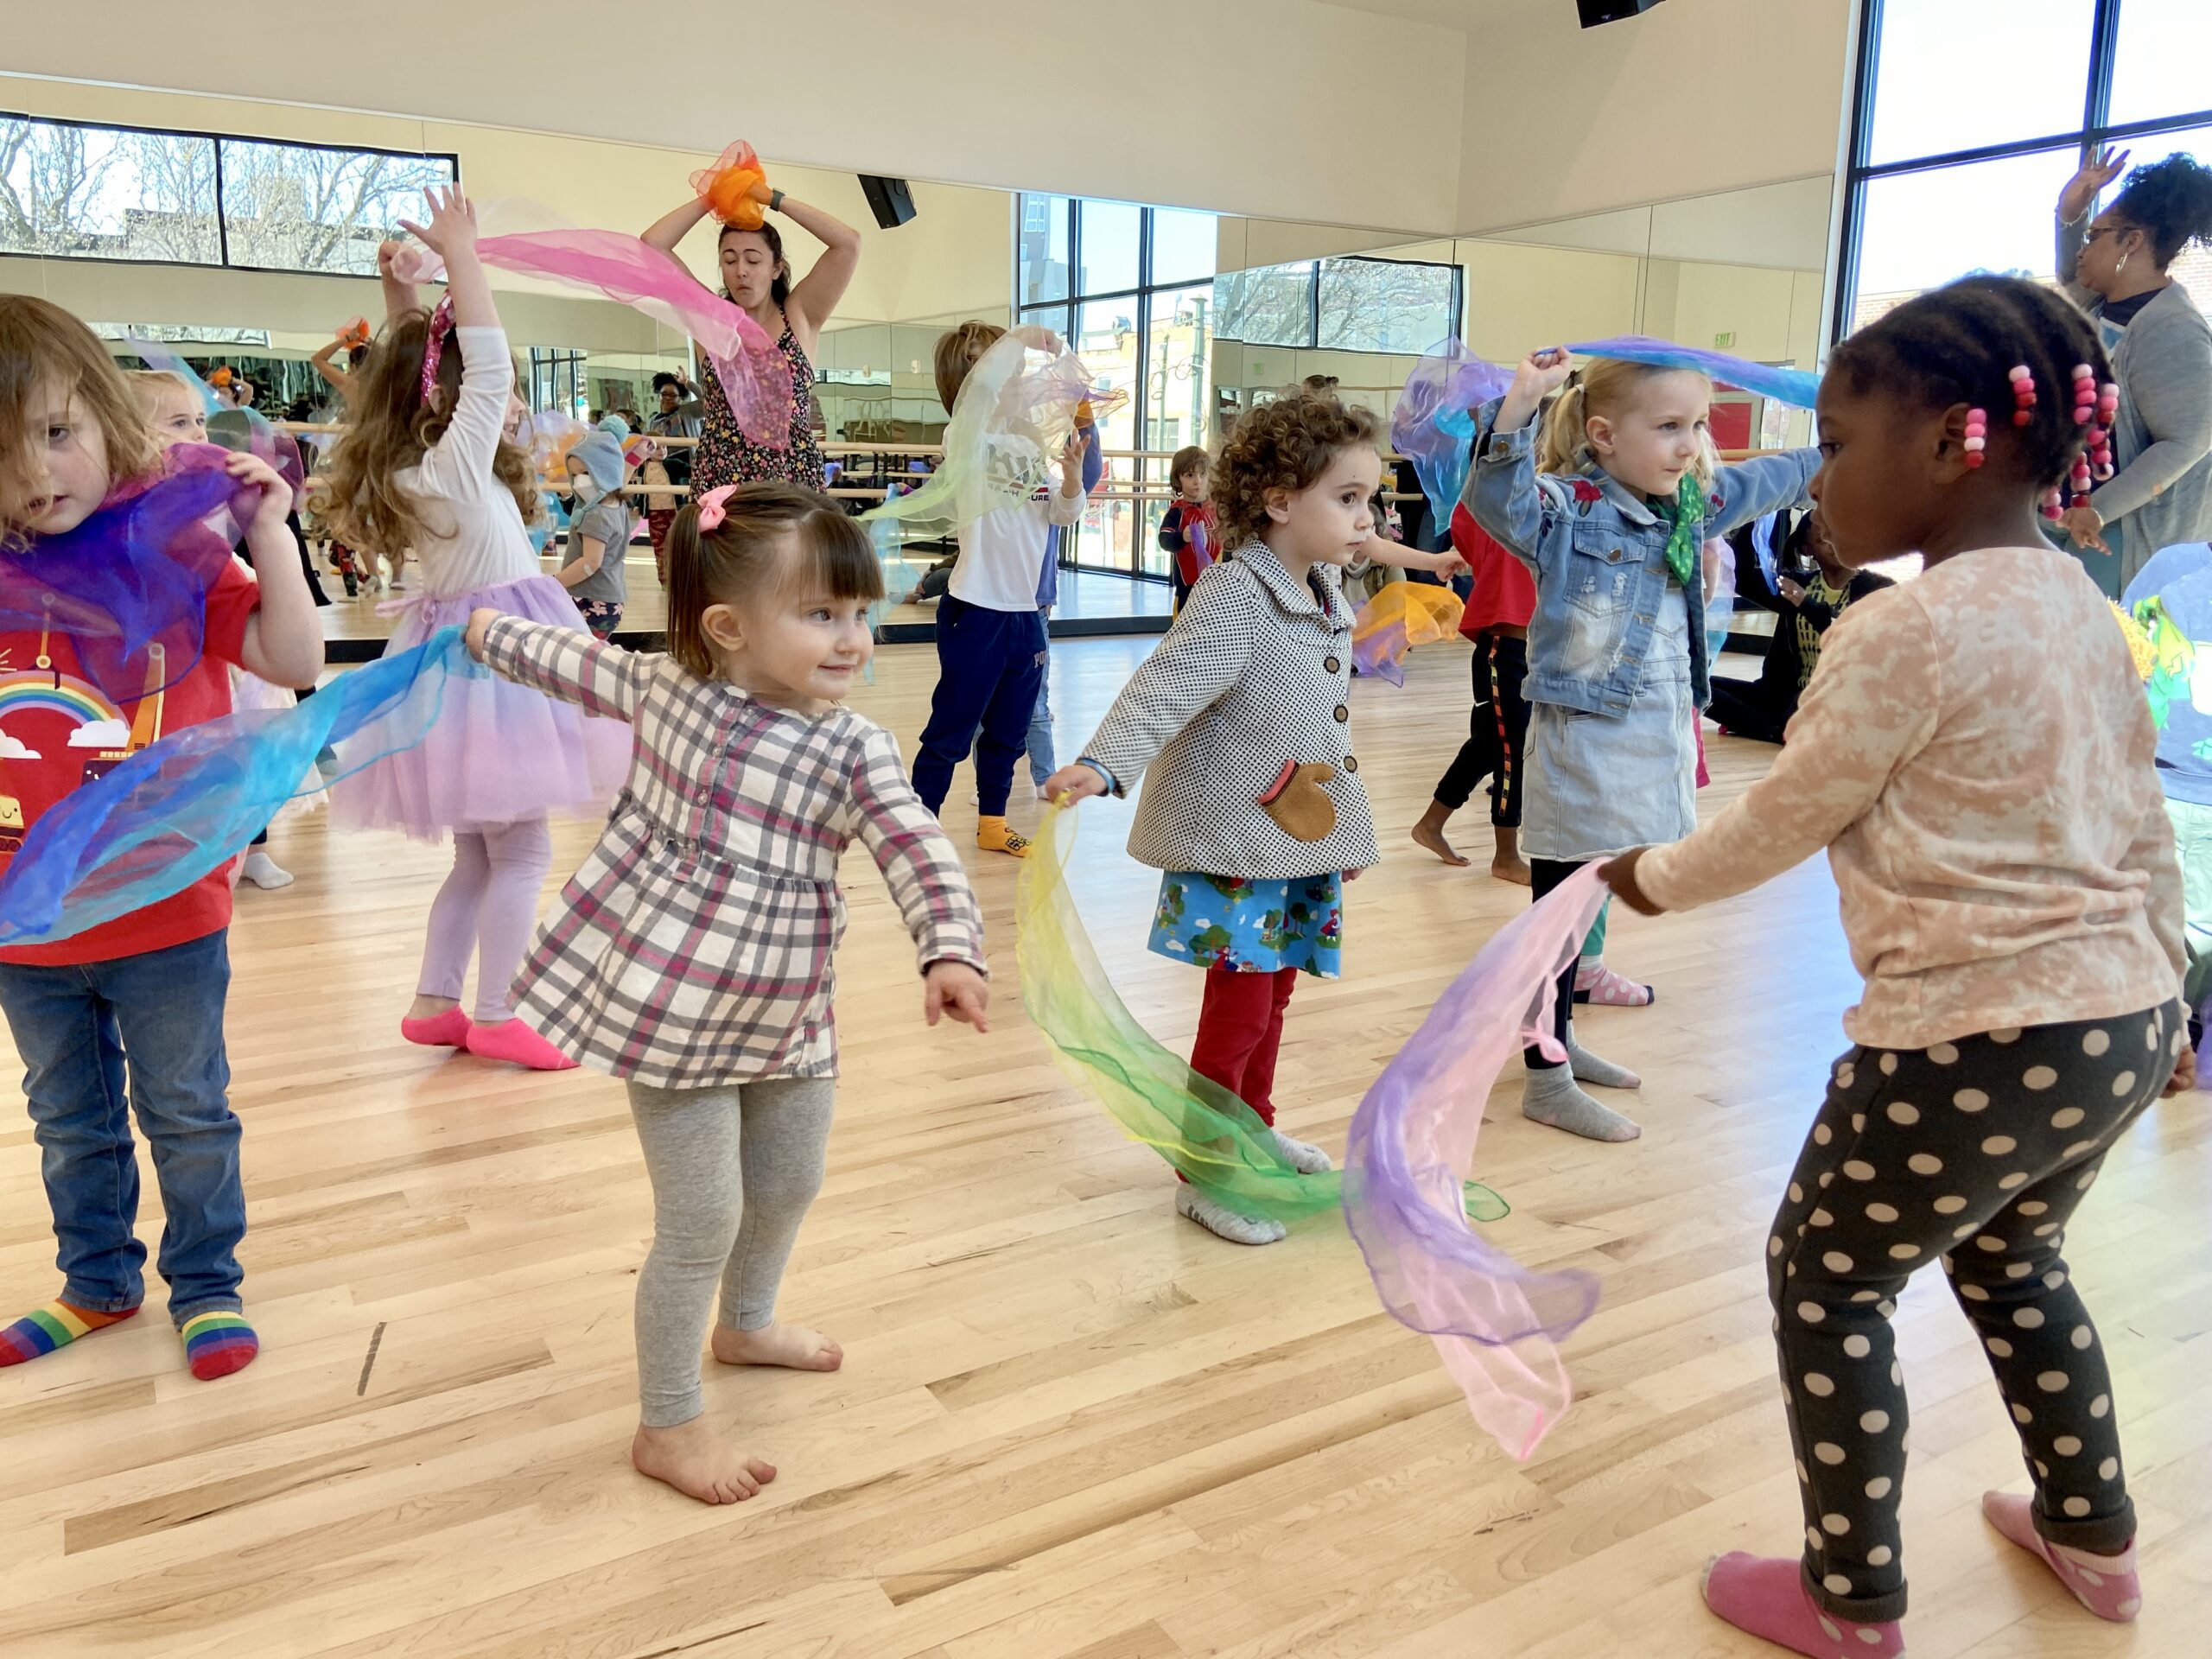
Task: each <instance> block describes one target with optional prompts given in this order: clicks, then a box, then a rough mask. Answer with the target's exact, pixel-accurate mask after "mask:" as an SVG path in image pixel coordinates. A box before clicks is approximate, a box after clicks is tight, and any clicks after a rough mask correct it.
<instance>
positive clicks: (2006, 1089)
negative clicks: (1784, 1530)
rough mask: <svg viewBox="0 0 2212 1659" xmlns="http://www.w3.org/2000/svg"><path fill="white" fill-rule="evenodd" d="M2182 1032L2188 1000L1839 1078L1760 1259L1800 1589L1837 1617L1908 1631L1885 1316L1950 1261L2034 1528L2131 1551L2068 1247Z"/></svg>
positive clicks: (1894, 1397) (1901, 1450) (2130, 1516)
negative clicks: (2088, 1198) (1997, 1392)
mask: <svg viewBox="0 0 2212 1659" xmlns="http://www.w3.org/2000/svg"><path fill="white" fill-rule="evenodd" d="M2185 1034H2186V1033H2185V1032H2184V1030H2183V1014H2182V1009H2181V1005H2180V1004H2179V1003H2178V1002H2176V1003H2172V1004H2170V1005H2169V1006H2167V1007H2162V1008H2154V1009H2150V1010H2146V1011H2145V1012H2144V1013H2141V1014H2128V1015H2126V1016H2125V1017H2123V1018H2120V1019H2117V1020H2093V1021H2088V1022H2085V1023H2082V1024H2076V1025H2063V1026H2037V1027H2031V1028H2030V1029H2028V1030H2025V1031H1993V1032H1989V1033H1986V1034H1984V1035H1981V1036H1979V1037H1967V1038H1962V1039H1960V1040H1959V1041H1958V1042H1955V1043H1938V1044H1937V1045H1936V1046H1934V1047H1933V1048H1929V1049H1919V1050H1904V1051H1890V1050H1883V1049H1872V1048H1865V1047H1860V1048H1854V1049H1853V1050H1852V1051H1851V1052H1850V1053H1848V1054H1847V1055H1845V1056H1844V1057H1843V1058H1842V1059H1841V1060H1840V1061H1839V1062H1838V1063H1837V1065H1836V1068H1835V1071H1834V1076H1833V1077H1832V1078H1831V1079H1830V1082H1829V1084H1828V1093H1827V1103H1826V1104H1825V1105H1823V1106H1822V1107H1821V1115H1820V1117H1819V1119H1818V1120H1817V1121H1816V1122H1815V1123H1814V1125H1813V1131H1812V1134H1811V1135H1810V1137H1809V1138H1808V1140H1807V1141H1806V1142H1805V1147H1804V1150H1803V1152H1802V1153H1801V1154H1799V1156H1798V1160H1797V1167H1796V1172H1795V1173H1794V1176H1793V1178H1792V1179H1791V1180H1790V1183H1789V1193H1788V1195H1787V1197H1786V1198H1784V1199H1783V1205H1782V1209H1781V1211H1780V1212H1779V1213H1778V1214H1777V1216H1776V1217H1775V1224H1774V1236H1773V1237H1772V1238H1771V1239H1770V1241H1769V1242H1768V1245H1767V1281H1768V1287H1769V1290H1770V1294H1771V1295H1772V1297H1773V1299H1774V1306H1775V1313H1776V1315H1777V1321H1776V1325H1775V1331H1776V1342H1777V1346H1778V1347H1779V1349H1780V1350H1781V1362H1782V1383H1783V1396H1784V1400H1785V1402H1786V1405H1787V1408H1788V1411H1789V1435H1790V1439H1791V1440H1792V1441H1793V1442H1794V1443H1795V1445H1796V1453H1797V1475H1798V1479H1799V1482H1800V1492H1801V1495H1802V1497H1803V1500H1804V1504H1805V1543H1806V1549H1805V1580H1806V1584H1807V1586H1808V1588H1809V1589H1810V1590H1811V1592H1812V1594H1813V1598H1814V1599H1815V1602H1817V1603H1818V1604H1819V1605H1821V1607H1823V1608H1825V1609H1826V1610H1827V1611H1829V1612H1831V1613H1834V1614H1836V1615H1837V1616H1839V1617H1840V1618H1850V1619H1857V1620H1863V1621H1867V1622H1873V1621H1878V1620H1884V1619H1894V1618H1902V1617H1903V1616H1904V1607H1905V1583H1904V1565H1903V1562H1902V1560H1901V1559H1900V1555H1901V1551H1902V1543H1901V1541H1900V1538H1899V1536H1898V1532H1897V1508H1898V1503H1899V1500H1900V1497H1901V1496H1902V1494H1901V1491H1900V1489H1901V1488H1902V1486H1903V1485H1904V1465H1905V1450H1906V1445H1907V1440H1908V1435H1907V1433H1906V1421H1905V1396H1904V1377H1903V1376H1902V1374H1901V1372H1900V1371H1899V1370H1898V1367H1897V1357H1896V1350H1895V1344H1894V1343H1893V1342H1892V1340H1891V1334H1890V1316H1891V1314H1893V1313H1896V1311H1897V1296H1898V1294H1899V1293H1900V1292H1902V1291H1903V1290H1904V1282H1905V1281H1906V1280H1907V1279H1908V1278H1910V1276H1911V1274H1913V1273H1914V1272H1915V1271H1916V1270H1917V1269H1919V1268H1923V1267H1925V1266H1927V1265H1928V1263H1929V1262H1931V1261H1933V1260H1935V1259H1936V1257H1938V1256H1941V1257H1942V1260H1943V1265H1944V1268H1945V1270H1946V1271H1947V1272H1948V1274H1949V1276H1950V1281H1951V1290H1952V1294H1954V1295H1955V1296H1956V1297H1957V1298H1958V1300H1959V1306H1961V1308H1963V1309H1964V1310H1965V1311H1966V1315H1967V1319H1970V1320H1972V1321H1973V1322H1974V1331H1975V1332H1976V1334H1977V1335H1979V1336H1980V1338H1981V1344H1982V1346H1983V1347H1984V1348H1985V1349H1986V1350H1987V1351H1988V1354H1989V1362H1990V1365H1991V1368H1992V1369H1993V1370H1994V1371H1995V1372H1996V1374H1997V1386H1998V1387H1999V1389H2001V1390H2002V1391H2003V1393H2004V1395H2005V1403H2006V1404H2007V1405H2008V1406H2009V1407H2011V1408H2012V1421H2014V1422H2015V1423H2016V1424H2018V1427H2019V1433H2020V1446H2021V1450H2022V1452H2023V1453H2024V1456H2025V1458H2026V1459H2027V1465H2028V1471H2029V1473H2030V1474H2031V1476H2032V1477H2033V1478H2034V1481H2035V1491H2036V1498H2035V1518H2036V1527H2037V1530H2038V1531H2039V1532H2041V1533H2042V1535H2044V1537H2045V1538H2047V1539H2049V1540H2050V1541H2051V1542H2053V1543H2057V1544H2066V1545H2071V1546H2073V1547H2074V1548H2079V1549H2085V1550H2089V1551H2091V1552H2094V1553H2095V1554H2114V1553H2117V1552H2118V1551H2120V1549H2123V1548H2126V1545H2127V1543H2128V1542H2129V1541H2130V1540H2132V1539H2133V1537H2134V1535H2135V1511H2134V1509H2133V1506H2132V1505H2131V1504H2130V1503H2129V1502H2128V1499H2127V1487H2126V1481H2125V1480H2124V1478H2122V1475H2121V1472H2120V1435H2119V1432H2118V1428H2117V1427H2116V1424H2115V1422H2114V1420H2113V1401H2112V1381H2111V1378H2110V1376H2108V1374H2107V1371H2106V1370H2105V1359H2104V1352H2103V1350H2102V1349H2101V1348H2100V1347H2099V1346H2098V1344H2097V1335H2096V1331H2095V1328H2094V1326H2093V1325H2091V1324H2090V1323H2089V1315H2088V1311H2087V1310H2086V1309H2085V1308H2083V1306H2082V1299H2081V1297H2080V1296H2079V1295H2078V1294H2075V1289H2074V1286H2073V1283H2072V1281H2071V1280H2070V1279H2069V1277H2068V1274H2067V1272H2066V1264H2065V1262H2063V1260H2061V1258H2060V1255H2059V1251H2060V1248H2061V1246H2062V1245H2063V1243H2064V1240H2065V1228H2066V1223H2067V1219H2068V1217H2070V1216H2071V1215H2072V1214H2073V1212H2074V1207H2075V1205H2077V1204H2079V1203H2080V1202H2081V1201H2082V1194H2083V1193H2084V1192H2088V1188H2089V1185H2090V1183H2091V1182H2093V1181H2094V1180H2095V1179H2096V1176H2097V1170H2098V1167H2099V1166H2101V1164H2102V1163H2103V1161H2104V1156H2105V1154H2106V1152H2107V1150H2109V1149H2110V1147H2111V1146H2112V1144H2113V1141H2115V1140H2117V1139H2118V1138H2119V1137H2120V1135H2121V1133H2122V1132H2123V1131H2125V1130H2126V1128H2127V1126H2128V1125H2129V1124H2130V1123H2132V1122H2133V1121H2134V1120H2135V1118H2136V1116H2138V1115H2139V1114H2140V1113H2141V1112H2142V1111H2143V1109H2145V1107H2146V1106H2148V1105H2149V1104H2150V1103H2152V1101H2153V1100H2155V1099H2157V1098H2158V1091H2159V1090H2161V1089H2162V1088H2163V1087H2164V1084H2165V1082H2166V1079H2167V1077H2170V1076H2171V1074H2172V1071H2173V1065H2174V1056H2175V1054H2176V1052H2177V1048H2178V1045H2179V1044H2180V1043H2181V1042H2182V1041H2183V1039H2184V1037H2185Z"/></svg>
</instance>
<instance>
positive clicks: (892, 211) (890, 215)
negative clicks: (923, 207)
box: [861, 173, 914, 231]
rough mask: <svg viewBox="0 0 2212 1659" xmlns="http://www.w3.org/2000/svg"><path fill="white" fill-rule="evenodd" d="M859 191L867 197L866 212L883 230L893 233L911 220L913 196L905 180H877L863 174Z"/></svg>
mask: <svg viewBox="0 0 2212 1659" xmlns="http://www.w3.org/2000/svg"><path fill="white" fill-rule="evenodd" d="M861 193H862V194H865V195H866V196H867V197H868V211H869V212H870V213H874V215H875V222H876V223H877V224H878V225H880V226H882V227H883V228H884V229H885V230H887V231H895V230H897V229H898V228H899V226H901V225H904V224H905V223H906V221H907V220H908V219H912V218H913V216H914V194H913V192H912V191H911V190H909V189H907V188H906V180H904V179H879V178H875V177H874V176H872V175H869V174H866V173H863V174H861Z"/></svg>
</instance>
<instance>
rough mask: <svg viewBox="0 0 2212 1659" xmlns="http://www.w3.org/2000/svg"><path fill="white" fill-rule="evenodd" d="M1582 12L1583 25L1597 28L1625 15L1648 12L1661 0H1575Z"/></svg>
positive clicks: (1616, 20) (1617, 20)
mask: <svg viewBox="0 0 2212 1659" xmlns="http://www.w3.org/2000/svg"><path fill="white" fill-rule="evenodd" d="M1574 3H1575V7H1576V9H1577V10H1580V12H1581V14H1582V27H1583V28H1585V29H1595V28H1597V27H1598V25H1599V24H1600V23H1618V22H1620V20H1621V19H1622V18H1624V17H1634V16H1639V15H1641V14H1642V13H1643V12H1647V11H1649V10H1651V8H1652V7H1654V6H1656V5H1657V4H1658V3H1659V0H1574Z"/></svg>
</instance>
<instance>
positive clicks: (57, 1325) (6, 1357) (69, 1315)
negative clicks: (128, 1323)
mask: <svg viewBox="0 0 2212 1659" xmlns="http://www.w3.org/2000/svg"><path fill="white" fill-rule="evenodd" d="M137 1311H138V1310H137V1308H135V1307H126V1308H124V1310H123V1312H121V1313H94V1312H93V1311H92V1309H91V1308H88V1307H72V1306H69V1304H68V1303H67V1302H65V1301H63V1300H60V1298H59V1297H56V1298H55V1299H54V1300H53V1301H50V1302H48V1304H47V1305H46V1306H44V1307H35V1308H33V1309H32V1310H31V1311H30V1312H29V1313H26V1314H24V1315H23V1317H22V1319H17V1320H16V1322H15V1323H14V1324H13V1325H10V1326H9V1327H8V1328H7V1329H6V1330H4V1331H0V1365H20V1364H22V1363H23V1362H24V1361H25V1360H27V1359H36V1358H37V1357H39V1356H40V1355H41V1354H50V1353H52V1352H53V1351H54V1350H55V1349H57V1348H60V1347H65V1346H67V1344H70V1343H73V1342H74V1341H76V1340H77V1338H79V1337H85V1336H90V1335H91V1334H92V1332H95V1331H102V1330H105V1329H106V1328H107V1327H108V1326H109V1325H116V1324H119V1323H121V1322H122V1321H123V1320H124V1319H129V1318H130V1316H131V1315H132V1314H133V1313H137Z"/></svg>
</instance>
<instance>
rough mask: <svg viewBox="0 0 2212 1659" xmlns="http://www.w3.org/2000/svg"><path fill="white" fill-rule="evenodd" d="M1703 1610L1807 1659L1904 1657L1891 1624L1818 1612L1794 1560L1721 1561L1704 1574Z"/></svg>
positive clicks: (1741, 1557)
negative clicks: (1710, 1610) (1708, 1609)
mask: <svg viewBox="0 0 2212 1659" xmlns="http://www.w3.org/2000/svg"><path fill="white" fill-rule="evenodd" d="M1705 1605H1707V1606H1708V1607H1710V1608H1711V1609H1713V1611H1714V1612H1715V1613H1716V1614H1718V1615H1719V1617H1720V1618H1725V1619H1726V1620H1727V1621H1728V1622H1729V1623H1730V1624H1733V1625H1734V1626H1735V1627H1736V1628H1737V1629H1738V1630H1747V1631H1749V1632H1750V1633H1751V1635H1753V1636H1757V1637H1764V1638H1765V1639H1766V1640H1767V1641H1769V1642H1771V1643H1774V1644H1775V1645H1776V1646H1777V1647H1783V1648H1787V1649H1789V1651H1790V1652H1792V1653H1802V1654H1803V1655H1805V1656H1806V1659H1897V1656H1898V1655H1900V1654H1902V1653H1904V1630H1902V1629H1901V1628H1900V1627H1899V1626H1898V1625H1897V1624H1896V1623H1895V1622H1894V1621H1892V1622H1889V1623H1885V1624H1854V1623H1853V1621H1851V1620H1850V1619H1847V1618H1837V1617H1836V1616H1835V1615H1834V1614H1833V1613H1827V1612H1823V1611H1821V1609H1820V1608H1819V1607H1818V1606H1817V1605H1815V1603H1814V1600H1813V1597H1812V1592H1809V1591H1808V1590H1807V1589H1806V1588H1805V1575H1804V1572H1803V1570H1802V1567H1800V1566H1799V1565H1798V1563H1797V1562H1796V1560H1784V1559H1783V1558H1781V1557H1779V1556H1762V1555H1746V1554H1743V1553H1742V1552H1741V1551H1738V1552H1736V1553H1735V1554H1728V1555H1723V1556H1722V1557H1721V1558H1720V1559H1719V1560H1717V1561H1715V1562H1713V1565H1712V1566H1711V1567H1707V1569H1706V1573H1705Z"/></svg>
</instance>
